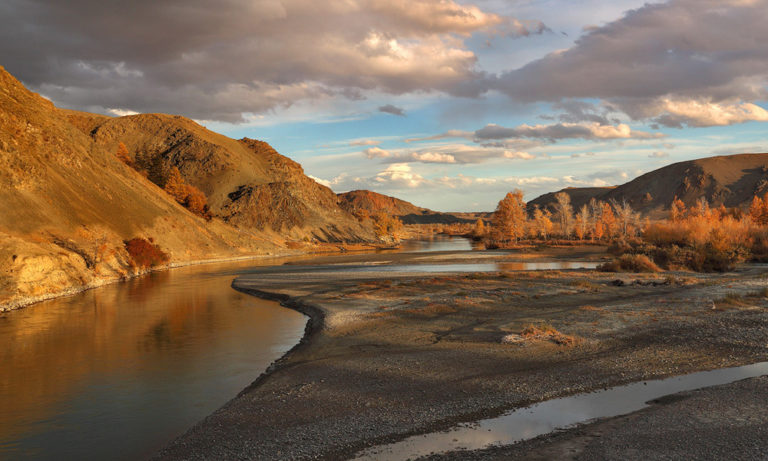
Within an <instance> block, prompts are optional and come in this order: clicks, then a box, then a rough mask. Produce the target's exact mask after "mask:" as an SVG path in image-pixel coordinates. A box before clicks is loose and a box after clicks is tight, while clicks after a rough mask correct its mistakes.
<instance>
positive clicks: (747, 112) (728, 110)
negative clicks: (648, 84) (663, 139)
mask: <svg viewBox="0 0 768 461" xmlns="http://www.w3.org/2000/svg"><path fill="white" fill-rule="evenodd" d="M657 110H658V111H659V112H661V114H660V115H659V116H658V117H657V118H656V121H657V122H658V123H661V124H663V125H667V126H677V127H680V126H682V125H688V126H697V127H703V126H723V125H733V124H735V123H744V122H749V121H760V122H765V121H768V111H766V110H765V109H763V108H762V107H760V106H758V105H756V104H752V103H747V102H741V103H738V102H737V103H713V102H708V101H697V100H672V99H669V98H664V99H662V100H661V101H659V103H658V105H657Z"/></svg>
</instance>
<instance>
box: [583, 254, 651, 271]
mask: <svg viewBox="0 0 768 461" xmlns="http://www.w3.org/2000/svg"><path fill="white" fill-rule="evenodd" d="M597 269H598V270H600V271H603V272H659V271H660V270H661V269H659V266H657V265H656V264H655V263H654V262H653V261H651V260H650V259H649V258H648V256H646V255H642V254H625V255H621V256H620V257H619V258H618V259H614V260H613V261H610V262H607V263H604V264H601V265H600V266H598V268H597Z"/></svg>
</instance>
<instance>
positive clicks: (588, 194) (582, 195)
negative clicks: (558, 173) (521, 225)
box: [528, 187, 614, 212]
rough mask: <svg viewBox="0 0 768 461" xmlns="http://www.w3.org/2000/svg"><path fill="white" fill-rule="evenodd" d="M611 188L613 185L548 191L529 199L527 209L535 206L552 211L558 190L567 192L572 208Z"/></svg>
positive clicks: (577, 207) (531, 209) (529, 209)
mask: <svg viewBox="0 0 768 461" xmlns="http://www.w3.org/2000/svg"><path fill="white" fill-rule="evenodd" d="M613 189H614V188H613V187H567V188H565V189H561V190H559V191H557V192H548V193H546V194H544V195H540V196H538V197H536V198H535V199H533V200H531V201H530V202H528V211H529V212H532V211H533V209H534V207H536V206H538V207H539V208H543V209H548V210H549V211H554V208H553V205H554V204H555V203H556V202H557V200H556V199H555V194H558V193H560V192H565V193H566V194H568V195H569V196H570V197H571V205H573V208H574V209H579V208H581V206H582V205H585V204H587V203H589V201H590V200H591V199H593V198H596V199H601V197H603V196H605V194H607V193H608V192H610V191H612V190H613Z"/></svg>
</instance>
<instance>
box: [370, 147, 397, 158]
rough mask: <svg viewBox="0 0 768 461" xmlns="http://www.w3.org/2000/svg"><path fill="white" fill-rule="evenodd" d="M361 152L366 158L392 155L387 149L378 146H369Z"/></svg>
mask: <svg viewBox="0 0 768 461" xmlns="http://www.w3.org/2000/svg"><path fill="white" fill-rule="evenodd" d="M363 153H364V154H365V156H366V157H368V158H387V157H391V156H392V154H391V153H390V152H389V151H388V150H385V149H382V148H380V147H369V148H368V149H365V150H364V151H363Z"/></svg>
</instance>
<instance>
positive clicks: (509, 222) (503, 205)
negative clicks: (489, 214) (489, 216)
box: [493, 189, 527, 241]
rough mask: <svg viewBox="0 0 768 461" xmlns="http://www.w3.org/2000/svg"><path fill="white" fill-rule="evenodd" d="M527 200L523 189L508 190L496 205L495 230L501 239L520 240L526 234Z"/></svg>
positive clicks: (494, 215)
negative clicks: (524, 197)
mask: <svg viewBox="0 0 768 461" xmlns="http://www.w3.org/2000/svg"><path fill="white" fill-rule="evenodd" d="M526 218H527V216H526V212H525V202H524V201H523V191H521V190H520V189H515V191H514V192H508V193H507V195H506V196H504V198H503V199H501V201H499V204H498V206H497V207H496V212H495V213H494V214H493V230H494V234H495V235H496V236H497V237H498V238H499V240H503V241H507V240H510V239H513V240H515V241H517V240H519V239H520V238H522V237H523V236H525V224H526Z"/></svg>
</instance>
